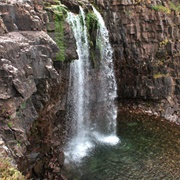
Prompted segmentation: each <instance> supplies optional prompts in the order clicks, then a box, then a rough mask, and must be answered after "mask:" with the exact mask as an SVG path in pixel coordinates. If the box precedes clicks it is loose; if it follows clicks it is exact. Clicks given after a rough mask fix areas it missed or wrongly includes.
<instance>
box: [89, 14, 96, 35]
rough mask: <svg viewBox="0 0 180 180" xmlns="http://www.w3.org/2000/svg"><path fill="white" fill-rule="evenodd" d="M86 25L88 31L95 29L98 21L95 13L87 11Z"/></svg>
mask: <svg viewBox="0 0 180 180" xmlns="http://www.w3.org/2000/svg"><path fill="white" fill-rule="evenodd" d="M86 25H87V29H88V31H89V33H91V31H92V30H97V26H98V21H97V17H96V15H95V14H94V13H93V12H88V13H87V14H86Z"/></svg>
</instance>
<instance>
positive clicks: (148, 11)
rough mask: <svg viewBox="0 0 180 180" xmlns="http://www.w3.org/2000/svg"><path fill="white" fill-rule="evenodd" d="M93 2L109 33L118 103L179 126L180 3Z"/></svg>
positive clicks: (124, 0)
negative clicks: (112, 50)
mask: <svg viewBox="0 0 180 180" xmlns="http://www.w3.org/2000/svg"><path fill="white" fill-rule="evenodd" d="M92 2H94V3H95V4H96V5H97V6H98V7H99V8H100V9H101V11H102V13H103V16H104V18H105V19H106V22H107V23H106V24H107V26H108V29H109V32H110V36H111V43H112V45H113V48H114V60H115V70H116V77H117V84H118V98H119V99H121V100H127V99H130V100H131V101H130V102H133V103H134V107H135V106H137V105H140V106H142V105H143V106H144V112H145V111H146V112H148V113H150V114H155V115H158V116H161V117H164V118H166V119H168V120H170V121H174V122H176V123H178V124H179V123H180V84H179V81H180V73H179V72H180V51H179V49H180V41H179V37H180V34H179V27H180V15H179V10H177V9H176V8H175V6H177V7H179V2H178V1H173V2H171V1H168V0H166V1H135V0H134V1H133V0H123V1H103V0H99V1H92ZM172 3H174V4H172ZM174 5H175V6H174ZM162 7H163V8H162ZM135 102H137V103H135ZM133 103H132V104H133Z"/></svg>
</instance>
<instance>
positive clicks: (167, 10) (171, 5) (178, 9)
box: [151, 2, 180, 14]
mask: <svg viewBox="0 0 180 180" xmlns="http://www.w3.org/2000/svg"><path fill="white" fill-rule="evenodd" d="M151 8H152V9H154V10H155V11H160V12H164V13H166V14H170V13H171V10H173V11H175V12H176V13H179V12H180V4H179V3H177V4H174V3H173V2H169V7H165V6H163V5H154V6H152V7H151Z"/></svg>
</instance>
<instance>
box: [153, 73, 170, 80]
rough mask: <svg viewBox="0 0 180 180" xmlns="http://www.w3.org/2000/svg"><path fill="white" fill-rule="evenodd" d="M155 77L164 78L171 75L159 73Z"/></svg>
mask: <svg viewBox="0 0 180 180" xmlns="http://www.w3.org/2000/svg"><path fill="white" fill-rule="evenodd" d="M153 77H154V79H158V78H162V77H169V74H168V73H167V74H161V73H157V74H154V75H153Z"/></svg>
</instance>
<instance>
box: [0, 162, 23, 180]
mask: <svg viewBox="0 0 180 180" xmlns="http://www.w3.org/2000/svg"><path fill="white" fill-rule="evenodd" d="M0 180H25V177H24V176H23V175H22V174H21V173H20V172H19V171H18V170H17V169H16V168H15V167H14V166H13V165H12V164H11V163H10V160H9V159H8V158H0Z"/></svg>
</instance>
